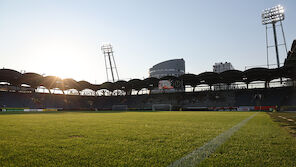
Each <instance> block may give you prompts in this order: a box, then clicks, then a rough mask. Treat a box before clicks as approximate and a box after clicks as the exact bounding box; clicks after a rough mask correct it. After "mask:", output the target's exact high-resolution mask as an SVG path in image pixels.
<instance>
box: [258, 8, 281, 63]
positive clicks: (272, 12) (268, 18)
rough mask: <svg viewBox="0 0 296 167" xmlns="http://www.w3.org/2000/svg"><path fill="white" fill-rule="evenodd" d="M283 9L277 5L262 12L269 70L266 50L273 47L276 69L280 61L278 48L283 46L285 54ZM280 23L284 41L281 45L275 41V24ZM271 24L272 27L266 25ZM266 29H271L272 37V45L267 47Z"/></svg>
mask: <svg viewBox="0 0 296 167" xmlns="http://www.w3.org/2000/svg"><path fill="white" fill-rule="evenodd" d="M284 11H285V10H284V7H283V6H281V5H277V6H275V7H272V8H268V9H265V10H263V12H262V15H261V17H262V24H263V25H265V27H266V50H267V67H268V68H269V62H268V49H269V48H270V47H275V53H276V60H277V67H278V68H280V60H279V50H278V46H280V45H284V46H285V49H286V53H287V45H286V39H285V34H284V29H283V24H282V21H283V20H284V19H285V13H284ZM278 22H279V23H280V26H281V29H282V35H283V39H284V43H283V44H278V40H277V34H276V23H278ZM269 24H271V25H272V27H268V25H269ZM268 28H272V29H273V37H274V45H273V46H269V44H268V33H267V31H268Z"/></svg>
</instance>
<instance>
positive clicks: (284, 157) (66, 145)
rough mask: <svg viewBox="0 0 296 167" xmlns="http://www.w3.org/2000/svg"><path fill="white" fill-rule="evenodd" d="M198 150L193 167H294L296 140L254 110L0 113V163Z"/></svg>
mask: <svg viewBox="0 0 296 167" xmlns="http://www.w3.org/2000/svg"><path fill="white" fill-rule="evenodd" d="M242 123H243V124H242ZM238 125H239V127H238ZM236 127H238V128H236ZM226 132H227V133H226ZM228 132H229V133H228ZM230 132H231V133H230ZM225 135H226V137H225ZM227 135H228V136H227ZM219 136H220V137H221V136H222V137H224V138H223V140H220V138H219ZM213 139H217V140H219V141H220V145H215V144H213V143H212V142H211V141H213ZM205 145H206V146H209V147H210V148H211V150H212V153H211V154H208V155H207V156H206V157H204V158H203V159H201V160H200V161H199V162H198V163H197V164H194V163H193V165H194V166H196V165H197V166H296V158H295V155H296V138H295V137H292V135H290V134H289V133H288V131H286V130H285V129H284V128H281V127H280V126H279V124H278V123H277V122H274V121H272V119H271V118H270V116H269V115H268V114H266V113H262V112H258V113H257V114H256V113H255V112H180V111H178V112H177V111H176V112H87V111H86V112H49V113H45V112H44V113H13V112H11V113H8V112H7V113H1V114H0V166H169V165H172V166H174V162H178V160H182V158H184V157H186V156H188V155H190V154H191V153H193V152H194V153H196V152H199V153H202V154H204V153H205V152H207V150H203V149H201V150H200V149H199V148H205V147H204V146H205ZM193 155H197V154H193ZM189 161H191V160H189Z"/></svg>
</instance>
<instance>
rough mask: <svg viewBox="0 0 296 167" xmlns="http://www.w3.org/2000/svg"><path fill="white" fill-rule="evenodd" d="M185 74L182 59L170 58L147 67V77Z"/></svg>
mask: <svg viewBox="0 0 296 167" xmlns="http://www.w3.org/2000/svg"><path fill="white" fill-rule="evenodd" d="M183 74H185V61H184V59H172V60H167V61H164V62H161V63H158V64H156V65H154V66H153V67H152V68H150V69H149V77H155V78H161V77H165V76H175V77H179V76H181V75H183Z"/></svg>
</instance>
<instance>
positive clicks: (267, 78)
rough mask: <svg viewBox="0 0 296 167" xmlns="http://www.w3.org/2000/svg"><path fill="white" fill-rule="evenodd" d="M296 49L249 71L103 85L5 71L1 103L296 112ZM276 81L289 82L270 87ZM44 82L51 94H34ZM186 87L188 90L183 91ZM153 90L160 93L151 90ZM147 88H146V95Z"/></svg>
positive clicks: (0, 78) (47, 106)
mask: <svg viewBox="0 0 296 167" xmlns="http://www.w3.org/2000/svg"><path fill="white" fill-rule="evenodd" d="M295 50H296V40H294V42H293V44H292V46H291V49H290V51H289V55H288V56H287V58H286V60H285V63H284V66H282V67H280V68H275V69H268V68H250V69H248V70H245V71H239V70H227V71H224V72H222V73H216V72H204V73H201V74H182V75H180V74H178V75H179V76H173V75H167V72H166V74H152V76H155V75H158V76H160V77H158V78H156V77H149V78H146V79H143V80H141V79H131V80H129V81H124V80H119V81H116V82H105V83H102V84H99V85H96V84H91V83H89V82H87V81H75V80H73V79H63V80H62V79H60V78H58V77H55V76H45V77H44V76H41V75H39V74H37V73H24V74H22V73H19V72H17V71H15V70H12V69H1V70H0V81H1V82H4V83H8V84H6V85H1V90H2V92H1V94H0V95H1V97H0V104H1V106H2V110H25V109H28V110H34V109H35V110H36V109H45V110H46V109H56V110H57V109H58V110H155V107H156V108H157V109H158V108H159V109H160V110H177V111H178V110H242V109H244V110H246V109H247V110H268V111H269V110H270V109H272V110H273V109H276V110H279V111H281V110H285V111H287V110H295V108H296V101H295V99H296V98H295V97H296V94H295V93H296V92H295V89H294V86H295V85H294V83H295V77H296V76H295V73H296V63H295V62H296V61H295V60H296V51H295ZM171 62H172V61H171ZM171 62H170V64H172V63H171ZM177 63H179V62H177ZM162 64H164V63H162ZM166 68H167V67H166ZM170 68H172V67H170ZM183 68H185V67H183ZM150 71H151V69H150ZM153 71H155V67H154V68H153ZM154 73H155V72H154ZM158 73H159V72H158ZM161 75H165V76H161ZM176 75H177V74H176ZM279 79H281V81H279ZM160 81H168V82H169V84H171V86H172V88H173V89H174V90H175V92H172V91H170V92H168V91H167V90H166V89H167V88H166V89H163V90H162V91H161V90H160V89H159V82H160ZM258 81H259V82H260V81H261V84H263V85H264V86H263V88H256V87H255V88H249V87H250V86H249V85H252V83H256V82H257V83H256V84H258ZM273 81H274V82H273ZM276 82H285V83H286V84H279V85H280V86H273V87H272V86H270V85H271V84H272V83H276ZM217 84H227V85H231V84H236V85H245V86H244V87H240V86H237V87H233V88H229V89H227V90H215V89H214V85H217ZM21 85H26V87H24V86H21ZM41 86H42V87H44V88H45V89H47V90H48V92H49V93H40V92H35V90H36V89H37V88H38V87H41ZM188 87H190V88H189V89H190V91H185V88H188ZM199 88H203V89H199ZM53 89H55V90H60V91H61V92H62V94H55V93H54V92H53V93H52V90H53ZM155 89H158V90H159V91H153V90H155ZM68 90H74V91H76V92H77V95H75V94H66V93H65V91H68ZM83 90H89V91H88V92H90V93H89V95H83V94H82V93H81V92H82V91H83ZM143 90H146V91H145V92H144V93H142V91H143ZM153 92H154V93H153ZM140 93H141V94H140ZM275 97H276V98H275Z"/></svg>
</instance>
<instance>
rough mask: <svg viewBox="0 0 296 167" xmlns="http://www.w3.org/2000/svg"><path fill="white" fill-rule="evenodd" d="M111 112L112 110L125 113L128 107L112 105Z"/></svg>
mask: <svg viewBox="0 0 296 167" xmlns="http://www.w3.org/2000/svg"><path fill="white" fill-rule="evenodd" d="M112 110H114V111H127V110H128V106H127V105H112Z"/></svg>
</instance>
